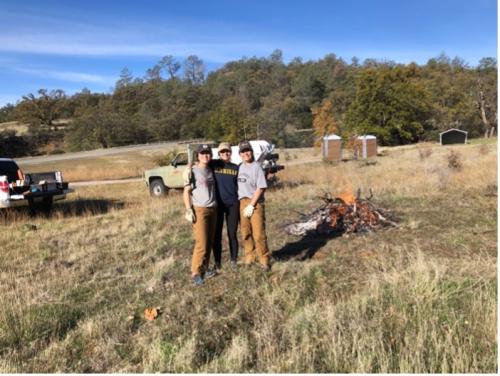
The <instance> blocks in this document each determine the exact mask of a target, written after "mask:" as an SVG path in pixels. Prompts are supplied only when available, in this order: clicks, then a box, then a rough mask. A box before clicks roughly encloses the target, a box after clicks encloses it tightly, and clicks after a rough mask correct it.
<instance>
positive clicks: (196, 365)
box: [0, 144, 497, 373]
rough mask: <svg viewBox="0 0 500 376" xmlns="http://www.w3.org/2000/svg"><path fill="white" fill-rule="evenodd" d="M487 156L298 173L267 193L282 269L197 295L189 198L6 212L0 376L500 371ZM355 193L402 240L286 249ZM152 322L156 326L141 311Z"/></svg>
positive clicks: (293, 169)
mask: <svg viewBox="0 0 500 376" xmlns="http://www.w3.org/2000/svg"><path fill="white" fill-rule="evenodd" d="M486 148H487V150H486V151H485V149H484V147H483V146H481V144H474V145H466V146H461V147H454V148H450V147H446V148H441V147H436V148H433V151H432V153H430V154H429V155H428V156H427V157H425V158H424V159H421V158H420V156H419V150H418V148H416V147H414V148H404V149H398V148H394V149H388V150H387V155H386V156H385V157H380V158H378V159H376V162H377V163H376V164H370V163H366V162H364V161H352V162H346V163H339V164H337V165H334V164H323V163H316V164H311V165H308V166H307V168H304V167H302V166H290V167H287V169H286V170H284V171H282V174H281V176H282V183H283V184H282V186H281V187H280V188H278V189H275V190H272V191H269V192H268V193H267V217H268V223H267V228H268V235H269V245H270V248H271V251H272V252H273V254H274V258H275V263H274V266H273V271H272V272H271V273H270V274H265V273H263V272H261V271H260V270H257V269H253V268H250V269H244V268H240V269H239V271H238V273H232V272H231V271H229V270H224V271H223V273H222V274H221V275H219V276H217V277H216V278H214V279H211V280H209V281H207V283H206V285H205V286H203V287H201V288H195V287H193V286H191V284H190V280H189V261H190V255H191V247H192V237H191V231H190V228H189V226H188V225H187V224H186V223H184V221H183V219H182V212H183V210H182V202H181V195H180V194H178V193H175V192H174V193H172V194H171V196H169V197H168V198H166V199H165V200H151V199H150V198H149V197H148V196H147V191H146V189H145V187H144V186H143V185H142V184H123V185H110V186H107V187H105V188H104V187H86V188H79V189H78V192H77V194H75V195H74V197H73V198H71V199H70V200H68V201H67V202H65V203H61V204H57V205H55V207H54V212H53V215H52V216H51V217H50V218H44V217H35V218H30V217H29V216H28V215H27V214H25V213H24V212H21V211H15V212H11V213H8V214H7V216H6V217H5V215H4V217H3V219H2V220H3V221H4V222H3V224H2V232H1V233H0V244H2V252H1V253H0V286H2V290H1V293H0V371H3V372H346V373H347V372H420V373H425V372H462V373H469V372H472V373H474V372H490V373H493V372H496V370H497V334H496V328H497V317H496V303H497V290H496V273H497V270H496V252H497V251H496V249H497V237H496V235H497V234H496V229H497V198H496V196H494V195H493V194H494V193H495V192H496V184H497V176H496V171H497V168H496V167H497V159H496V145H493V144H488V145H487V146H486ZM450 149H453V150H458V151H459V152H460V154H461V156H462V164H463V165H462V169H461V170H459V171H457V170H454V169H450V168H449V167H448V160H447V155H448V154H449V150H450ZM358 187H361V188H362V189H363V190H364V192H367V191H368V188H372V189H373V193H374V200H376V201H377V204H378V205H381V206H384V207H386V208H389V209H392V210H393V211H394V212H395V214H396V215H397V217H398V220H399V221H400V223H401V226H402V228H401V229H389V230H383V231H379V232H377V233H373V234H371V235H365V236H359V235H355V236H350V237H337V238H329V239H325V238H320V237H317V238H310V239H296V238H291V237H289V236H287V235H285V234H284V233H283V231H282V226H283V224H284V223H285V222H287V221H290V220H292V219H294V218H297V216H298V214H297V211H301V212H304V211H307V210H309V209H311V208H313V207H315V206H317V205H318V204H319V202H318V199H317V196H319V195H321V194H322V193H323V192H324V191H330V192H332V193H335V192H338V191H341V190H344V189H356V188H358ZM492 187H493V188H492ZM28 224H29V225H34V226H36V229H34V227H33V226H28ZM226 248H227V247H226ZM223 257H224V261H227V257H228V255H227V252H225V253H224V255H223ZM157 306H160V307H161V308H162V314H161V315H160V316H159V318H158V319H157V320H155V321H153V322H146V321H145V320H144V319H143V318H142V312H143V310H144V309H145V308H146V307H157Z"/></svg>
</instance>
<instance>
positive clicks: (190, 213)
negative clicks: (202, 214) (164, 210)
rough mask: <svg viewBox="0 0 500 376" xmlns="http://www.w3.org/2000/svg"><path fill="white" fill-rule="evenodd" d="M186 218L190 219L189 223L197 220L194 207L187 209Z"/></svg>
mask: <svg viewBox="0 0 500 376" xmlns="http://www.w3.org/2000/svg"><path fill="white" fill-rule="evenodd" d="M184 218H186V221H188V222H189V223H195V222H196V214H195V213H194V210H193V208H189V209H186V214H184Z"/></svg>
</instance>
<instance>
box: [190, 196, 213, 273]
mask: <svg viewBox="0 0 500 376" xmlns="http://www.w3.org/2000/svg"><path fill="white" fill-rule="evenodd" d="M194 212H195V214H196V222H195V223H193V233H194V249H193V259H192V261H191V273H192V274H198V275H203V273H204V272H205V271H206V270H207V268H208V262H209V261H210V250H211V249H212V245H213V242H214V235H215V223H216V222H217V208H216V207H212V208H202V207H197V206H195V207H194Z"/></svg>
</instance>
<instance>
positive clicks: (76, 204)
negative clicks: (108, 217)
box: [52, 199, 125, 217]
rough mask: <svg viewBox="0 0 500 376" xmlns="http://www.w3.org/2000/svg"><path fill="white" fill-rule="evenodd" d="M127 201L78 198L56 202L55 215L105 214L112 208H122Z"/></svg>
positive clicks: (53, 212) (53, 211) (53, 210)
mask: <svg viewBox="0 0 500 376" xmlns="http://www.w3.org/2000/svg"><path fill="white" fill-rule="evenodd" d="M124 207H125V203H124V202H122V201H120V200H102V199H100V200H78V201H65V202H60V203H56V204H54V206H53V207H52V214H53V215H61V216H63V217H82V216H87V215H98V214H105V213H108V212H109V211H111V210H120V209H123V208H124Z"/></svg>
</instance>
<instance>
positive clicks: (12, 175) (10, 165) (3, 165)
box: [0, 161, 19, 183]
mask: <svg viewBox="0 0 500 376" xmlns="http://www.w3.org/2000/svg"><path fill="white" fill-rule="evenodd" d="M17 170H19V167H18V166H17V164H16V162H14V161H0V176H3V175H7V180H8V182H9V183H12V182H13V181H16V180H17V179H18V176H17Z"/></svg>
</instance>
